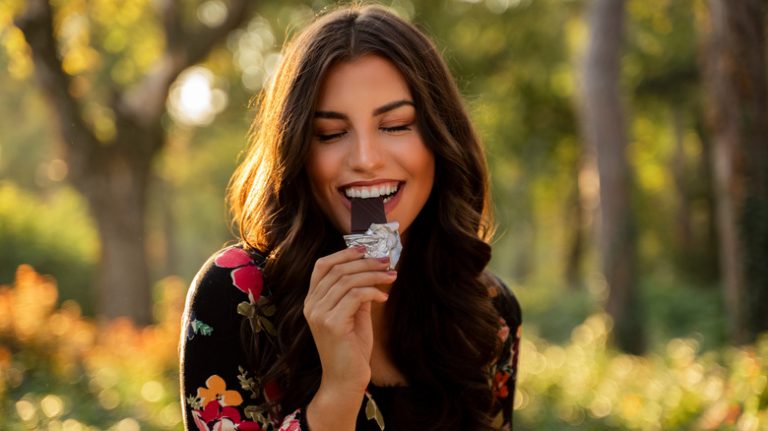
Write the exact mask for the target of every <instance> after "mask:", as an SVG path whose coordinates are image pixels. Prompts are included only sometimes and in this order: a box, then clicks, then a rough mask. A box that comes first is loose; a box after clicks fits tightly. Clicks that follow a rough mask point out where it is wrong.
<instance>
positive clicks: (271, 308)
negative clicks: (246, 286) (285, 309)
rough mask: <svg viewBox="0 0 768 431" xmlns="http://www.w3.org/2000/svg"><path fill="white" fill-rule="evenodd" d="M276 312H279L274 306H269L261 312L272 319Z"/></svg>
mask: <svg viewBox="0 0 768 431" xmlns="http://www.w3.org/2000/svg"><path fill="white" fill-rule="evenodd" d="M276 310H277V308H275V306H274V305H268V306H266V307H264V308H263V309H262V310H261V312H262V313H263V314H264V315H265V316H267V317H270V316H274V315H275V311H276Z"/></svg>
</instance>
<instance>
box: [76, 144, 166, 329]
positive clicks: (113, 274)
mask: <svg viewBox="0 0 768 431" xmlns="http://www.w3.org/2000/svg"><path fill="white" fill-rule="evenodd" d="M135 164H136V163H131V161H130V160H127V159H126V158H125V157H121V156H120V155H117V154H115V152H112V153H111V154H110V157H109V158H107V159H106V160H104V164H103V165H102V166H103V168H102V169H99V170H98V171H95V172H92V173H90V174H88V176H89V178H87V180H86V183H88V184H92V185H95V186H94V187H90V186H89V187H80V190H81V192H82V193H83V194H84V195H85V196H86V197H87V199H88V203H89V207H90V209H91V213H92V214H93V217H94V219H95V220H96V224H97V226H98V229H99V238H100V240H101V259H100V263H101V265H100V268H99V276H98V280H97V283H96V289H97V292H98V304H99V311H100V314H102V315H103V316H104V317H107V318H114V317H117V316H131V317H132V319H133V320H134V322H136V323H137V324H148V323H151V322H152V315H151V309H152V294H151V284H150V277H149V268H148V265H147V263H148V262H147V261H146V248H145V247H146V246H145V238H146V223H145V214H146V211H145V209H146V193H147V176H148V170H147V169H146V167H136V166H135ZM131 165H134V166H133V167H131ZM96 184H98V185H96Z"/></svg>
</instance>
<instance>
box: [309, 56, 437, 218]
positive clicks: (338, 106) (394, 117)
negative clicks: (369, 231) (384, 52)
mask: <svg viewBox="0 0 768 431" xmlns="http://www.w3.org/2000/svg"><path fill="white" fill-rule="evenodd" d="M412 99H413V97H412V96H411V92H410V90H409V89H408V85H407V84H406V82H405V79H404V78H403V77H402V75H401V74H400V72H399V71H398V69H397V68H396V67H395V66H394V65H393V64H392V63H390V62H389V61H387V60H386V59H384V58H382V57H380V56H377V55H373V54H368V55H365V56H362V57H360V58H357V59H355V60H352V61H348V62H344V63H340V64H337V65H335V66H334V67H332V68H331V69H330V70H329V71H328V72H327V76H326V78H325V81H324V83H323V85H322V87H321V89H320V96H319V98H318V103H317V109H316V111H315V120H314V124H313V128H314V131H313V138H312V143H311V145H310V150H309V157H308V159H307V174H308V175H309V182H310V187H311V189H312V193H313V196H314V198H315V201H316V202H317V203H318V205H319V206H320V208H321V209H322V211H323V214H325V216H326V217H328V219H329V220H330V221H331V223H332V224H333V225H334V226H335V227H336V229H338V230H339V231H340V232H343V233H350V231H351V227H350V221H351V218H350V209H351V206H352V205H351V201H350V198H352V197H360V198H368V197H378V196H380V195H382V194H385V195H387V198H386V199H385V200H384V212H385V214H386V216H387V220H388V221H397V222H398V223H399V225H400V231H401V232H402V233H404V232H405V231H407V229H408V227H409V226H410V225H411V223H413V220H414V219H415V218H416V216H417V215H418V214H419V212H420V211H421V208H422V207H423V206H424V204H425V203H426V202H427V198H428V197H429V194H430V192H431V191H432V183H433V181H434V176H435V158H434V156H433V154H432V152H431V151H430V150H429V149H428V148H427V147H426V145H425V144H424V142H423V140H422V138H421V132H420V131H419V128H418V125H417V124H416V108H415V107H414V103H413V101H412ZM380 189H381V191H380ZM393 192H395V193H394V194H393V195H391V196H390V194H391V193H393Z"/></svg>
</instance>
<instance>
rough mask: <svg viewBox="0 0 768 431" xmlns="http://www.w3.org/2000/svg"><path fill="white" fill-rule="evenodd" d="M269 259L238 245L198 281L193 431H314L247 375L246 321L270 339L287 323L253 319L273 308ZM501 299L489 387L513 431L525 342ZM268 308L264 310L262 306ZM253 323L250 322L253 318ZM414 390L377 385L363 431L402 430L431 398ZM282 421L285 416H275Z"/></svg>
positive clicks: (187, 395) (187, 344)
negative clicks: (405, 416)
mask: <svg viewBox="0 0 768 431" xmlns="http://www.w3.org/2000/svg"><path fill="white" fill-rule="evenodd" d="M263 262H264V258H263V257H262V256H260V255H259V254H257V253H255V252H253V251H250V250H248V251H247V250H245V249H243V248H242V247H241V246H239V245H236V246H232V247H228V248H225V249H224V250H221V251H219V252H218V253H216V254H215V255H214V256H213V257H212V258H211V259H209V261H208V262H207V263H206V264H205V266H203V268H202V269H201V270H200V272H199V273H198V274H197V276H196V277H195V279H194V280H193V282H192V286H191V288H190V291H189V294H188V296H187V303H186V307H185V311H184V317H183V319H184V320H183V325H182V334H181V345H180V354H181V374H182V375H181V395H182V410H183V417H184V424H185V426H186V429H188V430H199V431H225V430H242V431H250V430H290V431H298V430H305V431H306V429H307V426H306V422H305V419H304V417H303V410H302V409H298V410H296V411H292V412H280V414H279V415H275V414H273V413H269V412H268V410H267V409H264V408H263V406H264V405H265V404H266V403H268V402H269V401H270V400H275V399H278V398H279V389H278V388H277V387H276V386H275V385H270V384H269V383H267V384H264V385H260V384H257V380H256V378H255V376H254V375H253V373H252V371H250V370H249V369H248V368H247V365H246V364H247V363H248V362H247V357H246V353H245V351H244V350H243V348H242V343H241V341H240V333H241V325H242V323H243V319H245V318H250V319H252V322H253V320H254V319H255V323H256V325H255V326H256V327H258V328H259V329H260V330H261V331H263V332H258V333H257V334H256V335H257V336H258V335H259V334H260V333H268V332H271V331H274V326H273V323H272V322H273V321H274V320H276V319H279V316H278V315H276V314H274V310H271V312H270V311H267V312H265V313H264V314H263V315H255V316H254V315H253V312H252V311H251V310H253V308H252V307H251V306H250V304H254V303H256V302H257V301H265V300H267V299H268V297H269V289H268V288H267V287H265V286H264V282H263V278H262V272H261V271H262V268H263ZM499 287H500V288H499V289H496V290H497V291H496V292H494V293H493V295H492V296H493V303H494V306H495V307H496V310H498V312H499V320H500V330H499V337H500V342H501V343H503V349H502V350H501V354H500V356H499V358H497V360H496V361H495V364H494V365H493V366H492V367H491V370H492V373H491V374H490V375H489V385H491V387H492V389H493V394H494V398H495V400H496V402H495V408H494V411H493V412H491V413H492V416H494V417H496V420H495V422H494V425H495V426H496V427H498V429H501V430H508V429H511V426H512V425H511V423H512V410H513V398H514V393H515V380H516V375H517V358H518V352H519V350H518V349H519V341H520V323H521V316H520V306H519V304H518V302H517V300H516V299H515V297H514V296H513V294H512V292H511V291H510V290H509V289H508V288H506V286H504V285H503V284H500V286H499ZM262 309H264V308H263V307H262ZM267 309H268V308H267ZM249 314H250V316H249V317H246V316H247V315H249ZM424 396H429V395H428V394H416V393H413V390H412V389H411V388H409V387H403V386H401V387H398V386H388V387H380V386H375V385H373V384H371V385H369V388H368V391H367V393H366V396H365V397H364V399H363V403H362V405H361V408H360V413H359V415H358V421H357V429H358V430H367V429H371V430H377V431H379V430H380V425H379V424H378V423H377V421H376V420H375V419H367V415H366V410H368V411H369V412H372V410H378V412H379V416H380V418H382V419H383V421H384V423H385V425H386V426H387V430H399V429H402V428H401V427H398V425H397V415H396V413H395V412H397V411H400V409H401V408H408V407H407V406H408V405H410V403H409V399H413V398H414V397H417V398H420V399H423V397H424ZM275 416H278V417H275Z"/></svg>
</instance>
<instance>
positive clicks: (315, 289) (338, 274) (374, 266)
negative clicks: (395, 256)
mask: <svg viewBox="0 0 768 431" xmlns="http://www.w3.org/2000/svg"><path fill="white" fill-rule="evenodd" d="M388 267H389V258H388V257H384V258H369V259H356V260H352V261H348V262H343V263H339V264H336V265H334V267H333V268H331V269H330V270H329V271H328V272H327V273H326V275H325V277H323V278H321V279H319V280H318V281H317V283H316V284H315V285H314V286H312V285H310V290H311V292H307V299H308V300H310V301H316V300H320V299H321V298H323V297H324V296H325V295H326V294H327V292H328V290H330V289H331V287H332V286H333V285H335V284H336V283H338V282H339V280H341V278H342V277H345V276H347V275H350V274H355V273H360V272H370V271H376V272H383V271H384V270H385V269H387V268H388ZM363 285H364V284H363ZM363 285H359V286H363ZM369 286H370V284H369Z"/></svg>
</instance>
